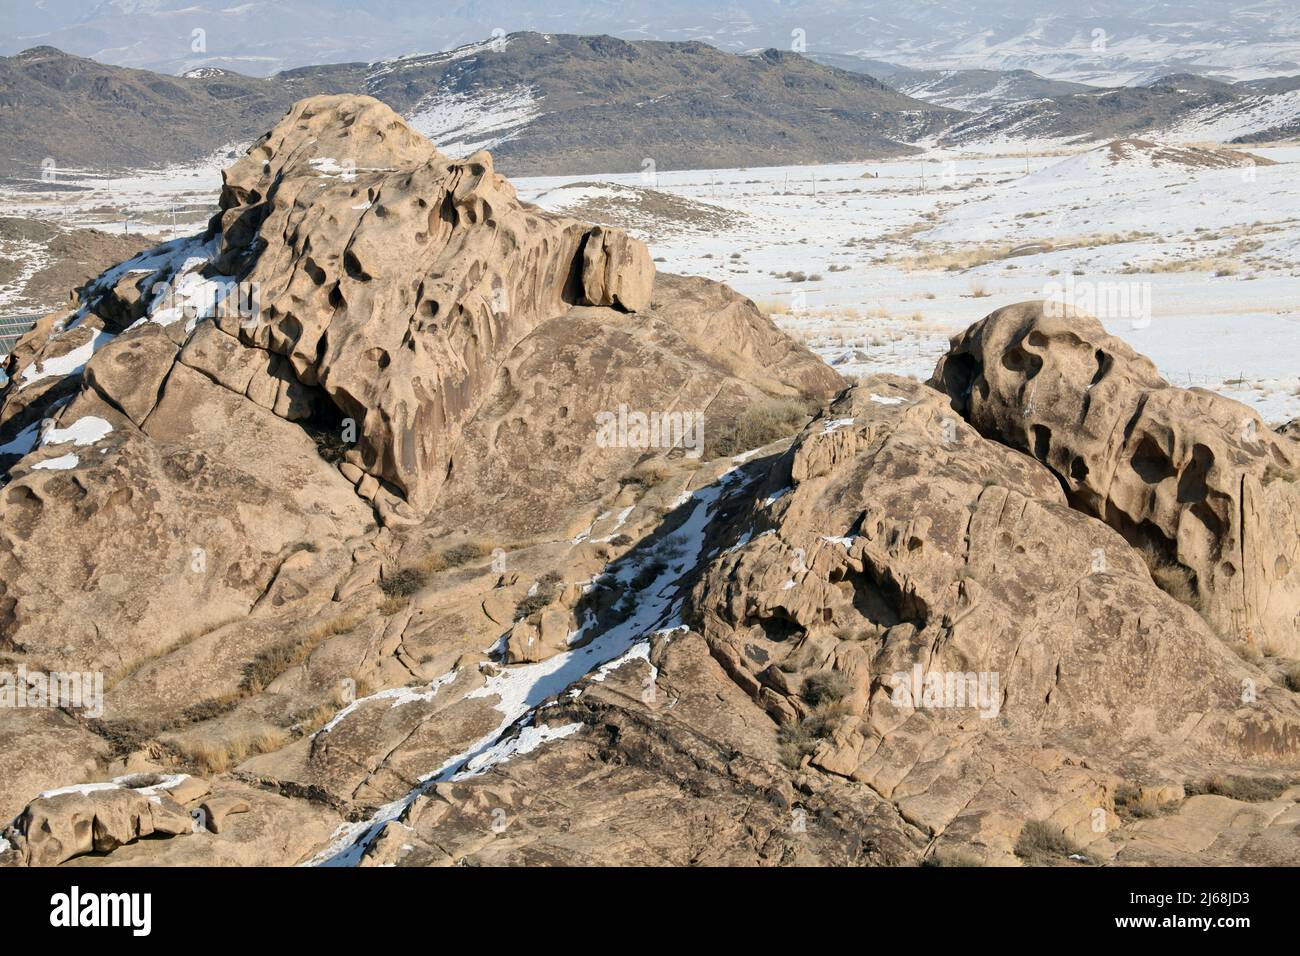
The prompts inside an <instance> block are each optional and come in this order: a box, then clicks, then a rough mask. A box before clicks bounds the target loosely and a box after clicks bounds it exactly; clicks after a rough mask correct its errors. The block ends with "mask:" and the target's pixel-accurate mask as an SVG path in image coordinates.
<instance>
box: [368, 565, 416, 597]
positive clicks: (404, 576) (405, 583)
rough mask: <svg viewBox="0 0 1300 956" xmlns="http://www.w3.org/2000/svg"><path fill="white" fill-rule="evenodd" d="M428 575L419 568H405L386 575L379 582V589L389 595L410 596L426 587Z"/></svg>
mask: <svg viewBox="0 0 1300 956" xmlns="http://www.w3.org/2000/svg"><path fill="white" fill-rule="evenodd" d="M427 580H428V579H427V576H426V575H425V574H424V572H422V571H421V570H420V569H418V568H403V569H402V570H401V571H397V572H395V573H393V574H390V575H386V576H385V577H384V579H383V580H382V581H380V582H379V589H380V590H381V591H383V592H384V593H385V594H387V595H388V596H389V597H410V596H411V595H412V594H414V593H415V592H416V591H418V590H420V588H422V587H424V585H425V582H426V581H427Z"/></svg>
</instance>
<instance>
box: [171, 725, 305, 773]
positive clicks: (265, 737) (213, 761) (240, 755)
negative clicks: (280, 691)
mask: <svg viewBox="0 0 1300 956" xmlns="http://www.w3.org/2000/svg"><path fill="white" fill-rule="evenodd" d="M288 740H289V733H288V731H285V730H282V729H280V728H278V727H277V728H274V729H272V730H262V731H258V732H257V733H254V734H248V735H243V736H239V737H235V738H234V739H231V740H222V741H215V742H210V741H202V742H199V743H194V744H182V745H180V747H178V748H177V751H178V755H179V757H180V759H181V760H182V761H184V762H185V763H188V764H189V765H190V766H192V767H193V768H194V769H195V770H197V771H198V772H199V773H200V774H202V775H204V776H210V775H212V774H217V773H225V772H226V771H227V770H229V769H230V768H231V767H235V766H238V765H239V764H241V763H243V762H244V761H245V760H247V759H248V758H249V757H255V756H257V755H258V754H265V753H271V752H272V751H274V750H279V749H280V748H281V747H283V746H284V745H285V744H286V743H287V742H288Z"/></svg>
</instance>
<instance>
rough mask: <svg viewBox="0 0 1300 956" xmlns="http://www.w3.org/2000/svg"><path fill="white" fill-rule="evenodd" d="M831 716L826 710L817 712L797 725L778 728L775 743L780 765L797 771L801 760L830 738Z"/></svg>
mask: <svg viewBox="0 0 1300 956" xmlns="http://www.w3.org/2000/svg"><path fill="white" fill-rule="evenodd" d="M833 716H834V715H833V714H832V713H831V712H829V711H827V710H817V711H813V713H812V715H811V716H808V717H805V718H804V719H803V720H801V721H799V722H797V723H788V724H782V725H781V726H780V727H778V728H777V731H776V742H777V749H778V751H779V753H780V757H781V763H783V764H785V766H787V767H789V768H790V769H791V770H794V769H797V768H798V766H799V764H801V763H802V762H803V758H804V757H806V756H808V755H809V754H811V753H813V752H814V751H815V750H816V749H817V745H818V744H819V743H820V742H821V741H822V740H824V739H825V738H826V737H829V736H830V734H831V731H832V730H833V729H834V721H833Z"/></svg>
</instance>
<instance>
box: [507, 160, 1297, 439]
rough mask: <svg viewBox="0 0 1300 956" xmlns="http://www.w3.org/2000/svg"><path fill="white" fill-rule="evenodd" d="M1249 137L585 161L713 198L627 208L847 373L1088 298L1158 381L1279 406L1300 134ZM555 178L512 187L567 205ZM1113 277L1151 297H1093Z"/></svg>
mask: <svg viewBox="0 0 1300 956" xmlns="http://www.w3.org/2000/svg"><path fill="white" fill-rule="evenodd" d="M1250 152H1251V154H1252V155H1254V156H1257V157H1259V158H1260V159H1261V160H1270V161H1272V163H1273V165H1266V164H1264V163H1262V162H1261V163H1255V164H1251V163H1242V164H1241V165H1236V164H1235V161H1234V163H1233V164H1229V165H1227V166H1225V167H1222V168H1213V167H1204V166H1199V165H1196V164H1192V165H1188V164H1186V163H1179V162H1162V161H1159V160H1158V159H1153V158H1152V156H1151V155H1149V154H1148V153H1147V152H1145V151H1142V150H1137V151H1134V152H1133V153H1132V154H1131V155H1127V156H1122V157H1120V158H1118V159H1113V158H1112V154H1111V152H1110V151H1109V150H1108V149H1106V148H1105V147H1102V148H1099V149H1094V150H1088V149H1084V148H1077V147H1076V148H1075V149H1074V150H1072V151H1069V150H1063V149H1060V148H1053V149H1049V150H1044V149H1041V148H1040V149H1035V148H1033V147H1024V146H1016V147H1004V148H1003V149H1002V150H1000V151H999V150H997V149H988V148H984V149H983V150H981V151H974V150H964V151H952V150H950V151H940V150H931V151H929V152H928V153H927V154H926V155H925V156H924V157H922V158H917V159H905V160H895V161H890V162H879V163H861V164H854V163H847V164H835V165H826V166H803V167H767V168H758V169H734V170H693V171H680V172H671V171H663V170H660V171H658V173H657V174H656V175H654V176H653V177H647V176H644V175H643V174H639V173H628V174H622V175H615V176H608V177H583V178H584V179H585V180H592V179H604V180H608V181H609V182H611V183H616V184H619V185H621V186H624V187H633V188H638V189H643V190H653V191H654V192H658V193H668V194H671V195H673V196H678V197H683V198H686V199H689V200H691V201H692V202H694V203H699V204H706V205H708V206H710V207H713V208H714V209H716V210H718V211H720V212H721V213H722V214H723V216H721V217H718V216H711V217H709V228H708V229H707V230H702V229H682V228H680V224H676V223H671V222H665V223H663V224H662V226H659V225H657V224H650V225H647V224H646V221H645V218H644V217H643V218H642V219H641V220H640V221H637V220H636V219H635V218H633V217H629V218H630V221H629V226H630V227H631V228H632V229H633V231H634V232H635V233H637V234H638V235H640V236H641V237H642V238H645V239H647V240H648V241H649V242H650V243H651V247H652V249H653V251H654V253H655V255H656V256H657V257H658V259H659V261H658V266H659V268H660V269H663V270H665V271H671V272H678V273H685V274H695V275H704V276H708V277H710V278H714V279H718V280H720V281H724V282H727V283H728V284H730V285H731V286H733V287H734V288H736V289H737V290H739V291H741V292H743V293H745V294H746V295H748V296H750V297H751V298H752V299H754V300H755V301H756V302H757V303H758V304H759V306H760V307H761V308H763V309H764V310H765V311H767V312H769V313H770V314H772V315H773V317H774V318H775V320H776V321H777V323H778V324H779V325H781V326H782V327H783V328H784V329H786V331H788V332H790V333H791V334H792V335H794V336H795V337H797V338H799V339H800V340H802V341H804V342H806V343H807V344H808V345H809V346H810V347H811V348H813V349H814V350H815V351H816V352H817V353H818V354H819V355H821V356H822V357H823V358H824V359H826V361H828V362H829V363H831V364H832V365H834V366H835V367H836V368H838V369H840V370H841V371H843V372H845V373H847V374H864V373H869V372H873V371H885V372H894V373H898V374H902V375H909V376H912V377H917V378H924V377H928V376H929V374H930V372H931V371H932V370H933V368H934V365H935V362H936V361H937V359H938V357H939V356H940V355H941V354H942V352H943V351H944V349H945V348H946V347H947V342H948V338H949V337H950V336H952V335H953V334H955V333H956V332H958V331H960V330H961V329H963V328H965V327H966V326H967V325H969V324H970V323H972V322H974V321H976V320H978V319H980V318H982V317H983V316H985V315H987V314H988V313H989V312H991V311H993V310H994V309H996V308H998V307H1000V306H1003V305H1008V304H1011V303H1013V302H1019V301H1023V300H1026V299H1035V298H1044V297H1053V298H1062V297H1064V298H1070V299H1071V300H1072V301H1074V302H1075V304H1081V305H1085V306H1086V305H1087V304H1088V302H1089V297H1090V296H1091V297H1092V299H1093V300H1095V302H1096V304H1097V305H1098V306H1099V307H1098V308H1096V309H1093V310H1091V311H1095V312H1096V313H1097V314H1098V317H1099V318H1100V319H1101V320H1102V322H1103V324H1105V325H1106V327H1107V329H1108V330H1109V331H1110V332H1112V333H1113V334H1116V335H1119V336H1120V337H1122V338H1124V339H1125V340H1126V341H1128V342H1129V343H1130V344H1131V345H1132V346H1133V347H1134V348H1136V349H1137V350H1139V351H1141V352H1143V353H1145V354H1147V355H1149V356H1150V357H1151V358H1152V359H1153V360H1154V361H1155V362H1156V363H1157V365H1159V366H1160V369H1161V371H1162V372H1163V373H1164V374H1165V376H1166V377H1167V378H1169V379H1170V380H1171V381H1173V382H1175V383H1177V384H1179V385H1196V386H1201V387H1206V388H1213V389H1216V390H1218V391H1221V392H1224V393H1225V394H1228V395H1231V396H1232V397H1234V398H1237V399H1239V400H1241V401H1244V402H1246V403H1248V404H1250V405H1252V406H1254V407H1255V408H1257V409H1258V410H1259V412H1260V413H1261V415H1263V416H1264V418H1265V419H1266V420H1268V421H1270V422H1281V421H1287V420H1290V419H1291V418H1294V417H1296V416H1298V415H1300V361H1298V360H1297V357H1298V356H1300V263H1298V262H1297V254H1298V253H1300V175H1297V169H1300V167H1298V166H1297V162H1300V148H1297V147H1271V148H1260V149H1253V150H1250ZM569 181H571V178H569V179H566V178H564V177H548V178H538V179H524V180H517V181H516V186H517V188H518V189H519V193H520V196H521V197H522V198H524V199H527V200H530V201H535V202H537V203H538V204H539V205H542V206H544V207H546V208H551V209H555V210H564V209H568V208H572V205H573V204H575V197H574V196H573V195H571V192H572V191H568V190H565V189H563V188H560V187H562V186H563V185H564V184H565V183H566V182H569ZM587 192H589V190H583V191H581V192H580V193H578V195H582V196H585V195H586V193H587ZM646 205H647V206H648V207H649V206H660V207H661V206H662V205H663V204H662V203H654V202H647V203H646ZM719 218H721V219H722V220H723V221H724V223H725V224H724V225H721V226H719V225H718V224H717V223H718V220H719ZM1117 294H1118V295H1119V297H1120V298H1121V299H1124V298H1128V299H1129V301H1132V302H1143V303H1149V314H1148V310H1146V309H1137V310H1131V309H1124V308H1120V309H1114V308H1111V309H1109V310H1108V309H1107V308H1106V305H1107V303H1108V302H1109V303H1112V304H1113V303H1114V302H1115V297H1116V295H1117Z"/></svg>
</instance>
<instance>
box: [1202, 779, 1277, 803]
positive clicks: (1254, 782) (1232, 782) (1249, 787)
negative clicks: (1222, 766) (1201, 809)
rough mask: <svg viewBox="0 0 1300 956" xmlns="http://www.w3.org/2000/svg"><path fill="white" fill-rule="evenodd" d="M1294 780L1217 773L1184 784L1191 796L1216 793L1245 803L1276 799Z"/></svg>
mask: <svg viewBox="0 0 1300 956" xmlns="http://www.w3.org/2000/svg"><path fill="white" fill-rule="evenodd" d="M1294 785H1295V782H1294V781H1287V780H1276V779H1271V778H1268V777H1238V776H1227V775H1216V776H1213V777H1210V778H1209V779H1207V780H1202V781H1198V782H1195V783H1189V784H1185V785H1184V789H1186V791H1187V795H1188V796H1189V797H1194V796H1198V795H1200V794H1206V793H1209V794H1214V795H1216V796H1220V797H1229V798H1231V799H1233V800H1241V801H1242V802H1244V803H1264V802H1266V801H1269V800H1276V799H1277V798H1278V797H1280V796H1281V795H1282V793H1283V792H1284V791H1285V790H1286V789H1287V788H1288V787H1291V786H1294Z"/></svg>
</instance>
